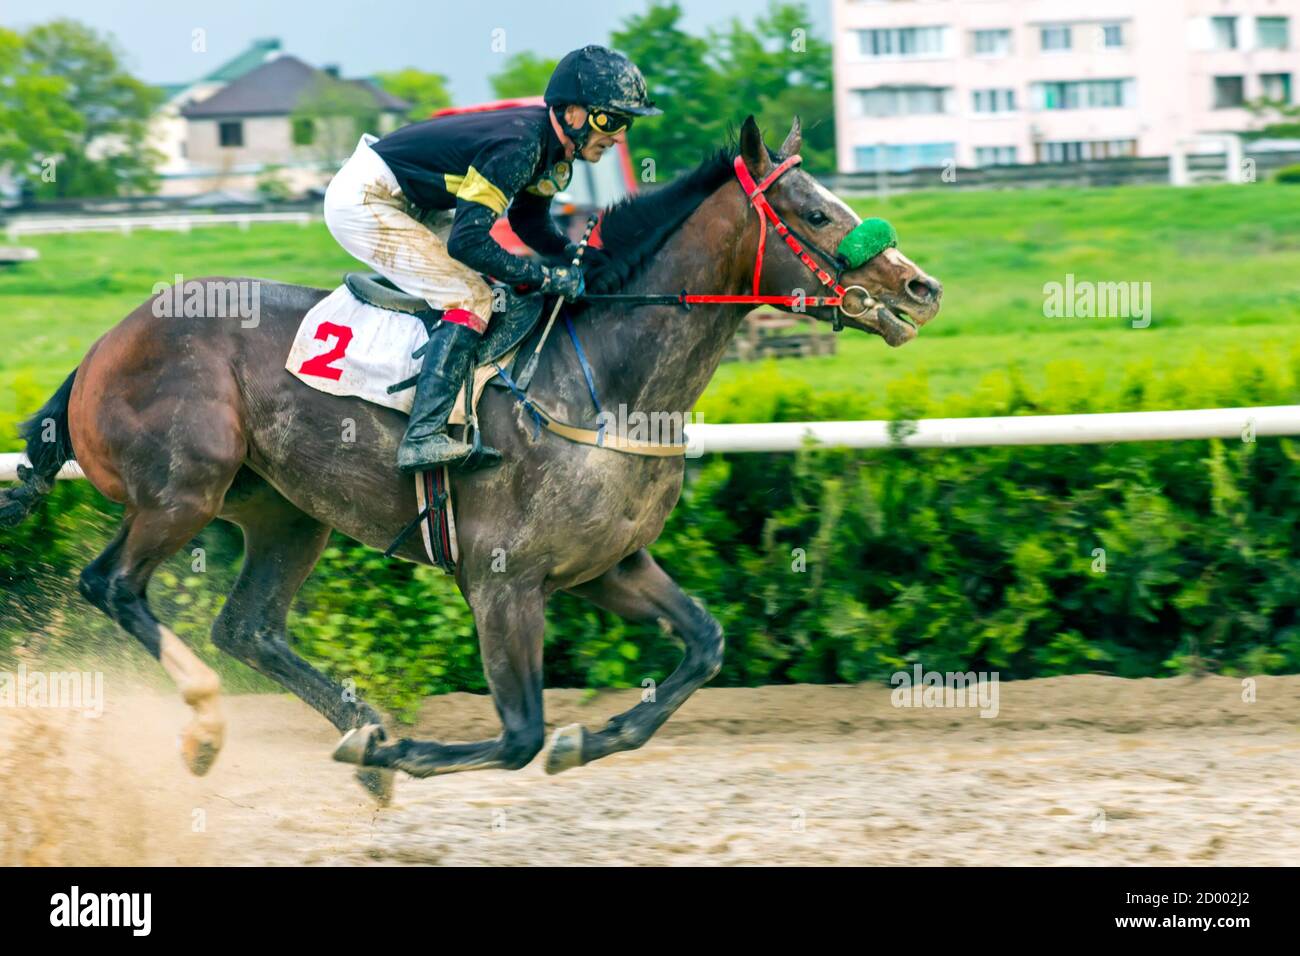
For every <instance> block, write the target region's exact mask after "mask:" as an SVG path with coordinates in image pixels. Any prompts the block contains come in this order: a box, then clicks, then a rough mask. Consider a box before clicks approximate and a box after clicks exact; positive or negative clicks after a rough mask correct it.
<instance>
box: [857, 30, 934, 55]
mask: <svg viewBox="0 0 1300 956" xmlns="http://www.w3.org/2000/svg"><path fill="white" fill-rule="evenodd" d="M947 48H948V28H947V27H897V28H892V29H885V30H859V31H858V49H859V51H860V52H861V53H862V55H863V56H864V57H867V58H869V59H877V58H884V57H900V58H907V57H923V56H942V55H943V54H944V52H945V51H946V50H947Z"/></svg>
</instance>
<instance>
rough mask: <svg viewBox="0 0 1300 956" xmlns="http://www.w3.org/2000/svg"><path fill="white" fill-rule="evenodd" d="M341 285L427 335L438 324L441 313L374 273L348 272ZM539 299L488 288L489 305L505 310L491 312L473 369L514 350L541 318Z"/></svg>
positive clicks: (506, 288) (536, 295)
mask: <svg viewBox="0 0 1300 956" xmlns="http://www.w3.org/2000/svg"><path fill="white" fill-rule="evenodd" d="M343 284H344V285H346V286H347V287H348V291H349V292H351V293H352V294H353V295H354V296H356V297H357V298H358V299H360V300H361V301H362V302H364V303H366V304H367V305H373V306H376V307H377V308H380V309H387V310H388V311H389V312H401V313H402V314H404V315H413V316H415V317H416V318H417V319H419V320H420V321H421V322H423V323H424V327H425V329H426V330H427V331H428V332H429V334H430V335H432V334H433V329H434V327H435V326H436V325H437V324H438V323H439V322H441V321H442V310H441V309H435V308H433V307H432V306H431V305H429V303H428V302H425V301H424V300H423V299H421V298H419V297H417V296H413V295H410V294H408V293H406V292H403V291H402V290H401V289H399V288H397V286H395V285H393V284H392V283H391V282H389V281H388V280H387V279H385V278H384V277H383V276H381V275H379V274H378V273H376V272H349V273H347V274H346V275H344V276H343ZM544 298H545V296H543V295H542V294H541V293H540V292H535V293H531V294H528V295H520V294H519V293H517V292H515V291H514V290H513V289H511V288H510V287H509V286H506V285H502V284H500V283H493V284H492V301H493V302H494V303H495V302H502V301H504V302H505V304H506V307H505V309H504V310H503V311H501V312H493V314H492V319H491V321H489V322H488V330H487V332H485V333H484V334H483V337H482V338H481V339H480V340H479V343H478V350H477V351H476V352H475V355H474V364H475V366H476V367H478V366H483V365H487V364H488V363H490V362H495V361H496V360H497V359H499V358H501V357H502V356H503V355H505V354H506V353H507V352H509V351H510V350H511V349H513V348H515V346H517V345H518V344H519V343H520V342H522V341H523V340H524V338H525V337H526V336H527V335H528V333H529V332H531V331H532V330H533V327H534V326H536V325H537V320H538V319H539V318H541V315H542V305H543V299H544ZM423 354H424V353H423V350H419V351H417V352H415V353H414V356H413V357H415V358H419V357H420V356H421V355H423ZM414 384H415V381H414V379H411V380H409V381H407V382H399V383H397V385H395V386H393V387H392V388H390V389H389V391H390V392H400V391H402V389H403V388H410V387H411V386H412V385H414Z"/></svg>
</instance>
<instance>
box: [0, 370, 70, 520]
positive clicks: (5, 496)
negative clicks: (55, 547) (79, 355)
mask: <svg viewBox="0 0 1300 956" xmlns="http://www.w3.org/2000/svg"><path fill="white" fill-rule="evenodd" d="M76 377H77V373H76V371H75V370H74V371H73V373H72V374H71V375H69V376H68V378H67V380H66V381H64V383H63V384H62V385H60V386H59V390H58V391H57V392H55V393H54V394H53V395H52V396H51V397H50V400H49V401H48V402H46V403H45V405H44V406H42V408H41V410H40V411H39V412H37V413H36V414H35V415H33V416H32V417H31V418H29V419H28V420H27V421H26V422H24V423H23V424H22V425H21V426H19V435H20V436H21V438H22V439H23V441H25V442H26V443H27V460H28V461H30V462H31V467H30V468H29V467H27V466H26V465H19V466H18V480H19V481H20V482H21V484H19V485H18V487H16V488H8V489H5V490H3V491H0V528H11V527H13V526H14V525H16V524H18V523H19V522H20V521H22V520H23V519H24V518H26V517H27V516H28V515H29V514H31V511H32V509H33V508H35V507H36V504H37V502H39V501H40V500H41V499H42V498H44V497H45V496H46V495H48V494H49V493H50V490H51V489H52V488H53V487H54V479H55V476H57V475H58V473H59V469H60V468H62V467H63V465H64V462H67V461H71V460H72V459H73V458H75V457H76V453H75V452H74V451H73V450H72V437H71V435H70V433H69V431H68V401H69V399H70V398H71V396H72V382H73V380H74V379H75V378H76Z"/></svg>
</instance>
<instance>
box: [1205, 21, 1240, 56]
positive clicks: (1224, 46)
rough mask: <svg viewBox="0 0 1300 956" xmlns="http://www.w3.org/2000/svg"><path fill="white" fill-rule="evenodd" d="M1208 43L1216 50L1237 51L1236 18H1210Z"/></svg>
mask: <svg viewBox="0 0 1300 956" xmlns="http://www.w3.org/2000/svg"><path fill="white" fill-rule="evenodd" d="M1210 42H1211V44H1212V45H1213V47H1214V49H1216V50H1235V49H1237V18H1236V17H1210Z"/></svg>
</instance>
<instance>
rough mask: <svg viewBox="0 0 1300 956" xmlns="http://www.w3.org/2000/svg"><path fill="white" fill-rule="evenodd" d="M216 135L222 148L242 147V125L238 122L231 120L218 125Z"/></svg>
mask: <svg viewBox="0 0 1300 956" xmlns="http://www.w3.org/2000/svg"><path fill="white" fill-rule="evenodd" d="M217 135H218V136H220V138H221V145H222V146H229V147H235V146H243V145H244V124H243V123H242V122H241V121H239V120H231V121H230V122H227V123H218V124H217Z"/></svg>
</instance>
